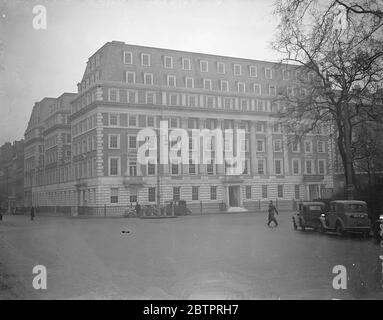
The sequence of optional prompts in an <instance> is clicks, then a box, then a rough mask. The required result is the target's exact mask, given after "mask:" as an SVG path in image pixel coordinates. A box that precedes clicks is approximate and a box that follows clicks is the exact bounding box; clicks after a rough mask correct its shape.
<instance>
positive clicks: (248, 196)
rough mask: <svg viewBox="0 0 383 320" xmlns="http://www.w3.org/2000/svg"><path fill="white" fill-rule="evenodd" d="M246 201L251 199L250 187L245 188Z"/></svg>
mask: <svg viewBox="0 0 383 320" xmlns="http://www.w3.org/2000/svg"><path fill="white" fill-rule="evenodd" d="M245 191H246V192H245V193H246V199H251V186H246V189H245Z"/></svg>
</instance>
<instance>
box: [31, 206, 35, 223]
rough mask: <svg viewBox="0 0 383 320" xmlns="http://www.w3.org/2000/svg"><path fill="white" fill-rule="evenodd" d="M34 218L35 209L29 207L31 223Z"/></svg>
mask: <svg viewBox="0 0 383 320" xmlns="http://www.w3.org/2000/svg"><path fill="white" fill-rule="evenodd" d="M34 218H35V208H34V207H33V206H32V207H31V220H32V221H33V220H34Z"/></svg>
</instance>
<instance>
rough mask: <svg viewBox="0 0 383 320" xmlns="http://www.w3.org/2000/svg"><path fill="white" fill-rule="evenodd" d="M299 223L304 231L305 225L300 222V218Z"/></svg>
mask: <svg viewBox="0 0 383 320" xmlns="http://www.w3.org/2000/svg"><path fill="white" fill-rule="evenodd" d="M299 224H300V225H301V229H302V231H305V230H306V226H305V225H304V224H303V223H302V220H301V221H299Z"/></svg>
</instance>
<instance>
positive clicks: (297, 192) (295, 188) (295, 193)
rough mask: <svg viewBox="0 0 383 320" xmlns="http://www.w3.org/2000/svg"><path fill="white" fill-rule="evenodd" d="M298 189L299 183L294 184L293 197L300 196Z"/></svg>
mask: <svg viewBox="0 0 383 320" xmlns="http://www.w3.org/2000/svg"><path fill="white" fill-rule="evenodd" d="M299 189H300V186H299V184H296V185H294V197H295V199H299V198H300V190H299Z"/></svg>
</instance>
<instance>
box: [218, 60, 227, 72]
mask: <svg viewBox="0 0 383 320" xmlns="http://www.w3.org/2000/svg"><path fill="white" fill-rule="evenodd" d="M217 72H218V73H221V74H224V73H225V64H224V63H223V62H217Z"/></svg>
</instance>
